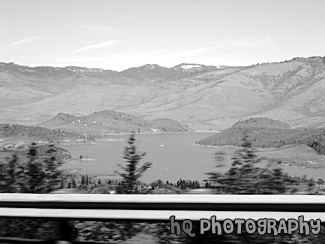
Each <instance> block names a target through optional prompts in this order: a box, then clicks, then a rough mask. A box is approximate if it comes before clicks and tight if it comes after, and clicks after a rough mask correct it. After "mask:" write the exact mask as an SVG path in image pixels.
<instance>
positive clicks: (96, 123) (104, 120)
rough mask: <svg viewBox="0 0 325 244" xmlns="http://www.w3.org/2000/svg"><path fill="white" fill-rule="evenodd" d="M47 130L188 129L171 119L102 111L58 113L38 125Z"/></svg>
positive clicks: (96, 131)
mask: <svg viewBox="0 0 325 244" xmlns="http://www.w3.org/2000/svg"><path fill="white" fill-rule="evenodd" d="M40 126H42V127H46V128H49V129H62V130H64V131H75V132H85V133H90V132H91V133H129V132H132V131H134V132H137V133H139V132H187V131H189V130H190V129H189V128H188V127H187V126H182V125H181V124H180V123H178V122H177V121H174V120H171V119H154V120H145V119H143V118H141V117H139V116H135V115H132V114H127V113H121V112H116V111H112V110H104V111H99V112H95V113H92V114H89V115H85V116H74V115H71V114H67V113H59V114H58V115H56V116H55V117H54V118H52V119H50V120H48V121H45V122H43V123H41V124H40Z"/></svg>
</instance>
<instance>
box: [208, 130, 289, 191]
mask: <svg viewBox="0 0 325 244" xmlns="http://www.w3.org/2000/svg"><path fill="white" fill-rule="evenodd" d="M232 160H233V162H232V165H231V168H230V169H229V170H228V171H227V172H226V173H225V174H223V175H222V174H220V173H214V172H213V173H208V175H209V176H210V177H209V179H208V180H209V181H214V182H217V183H218V185H220V188H222V189H223V190H224V192H225V193H228V194H229V193H230V194H283V193H284V192H285V191H286V184H287V182H288V181H289V180H290V179H289V178H288V177H286V176H285V175H284V174H283V173H282V170H281V169H278V168H275V169H266V168H259V167H258V163H260V162H261V161H262V158H258V157H257V155H256V154H255V151H254V148H253V147H252V144H251V143H250V142H249V141H248V139H247V137H246V136H245V137H244V138H243V143H242V148H241V149H240V150H238V151H237V152H236V153H235V154H234V156H233V158H232Z"/></svg>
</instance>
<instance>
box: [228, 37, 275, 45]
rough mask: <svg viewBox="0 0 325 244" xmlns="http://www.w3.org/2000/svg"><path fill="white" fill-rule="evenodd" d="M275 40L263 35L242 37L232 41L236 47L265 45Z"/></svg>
mask: <svg viewBox="0 0 325 244" xmlns="http://www.w3.org/2000/svg"><path fill="white" fill-rule="evenodd" d="M273 42H274V41H273V40H272V39H270V38H263V37H241V38H239V39H238V40H233V41H231V42H230V43H231V45H232V46H235V47H265V46H269V45H271V44H273Z"/></svg>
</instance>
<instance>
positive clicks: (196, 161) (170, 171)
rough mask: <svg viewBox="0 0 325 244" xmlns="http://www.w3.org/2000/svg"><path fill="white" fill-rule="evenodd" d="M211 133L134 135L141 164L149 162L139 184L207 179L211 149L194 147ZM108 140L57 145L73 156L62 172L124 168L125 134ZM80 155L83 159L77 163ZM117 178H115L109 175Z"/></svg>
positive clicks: (109, 171)
mask: <svg viewBox="0 0 325 244" xmlns="http://www.w3.org/2000/svg"><path fill="white" fill-rule="evenodd" d="M213 134H215V132H190V133H156V134H137V135H136V141H137V149H138V150H139V151H141V152H146V153H147V154H146V156H145V157H144V158H143V159H142V160H141V162H140V164H141V165H142V163H143V162H152V167H151V168H150V169H148V171H146V172H145V173H144V174H143V176H142V177H141V179H140V180H141V181H143V182H146V183H150V182H152V181H154V180H158V179H161V180H164V181H166V180H168V181H170V182H176V181H177V180H179V179H180V178H181V179H184V180H198V181H203V180H204V179H206V178H207V176H206V174H205V173H208V172H211V171H215V166H216V162H215V160H214V157H213V154H214V153H215V151H216V148H214V147H205V146H198V145H194V143H195V142H196V141H198V140H200V139H203V138H205V137H208V136H210V135H213ZM111 138H112V140H111V141H100V142H98V144H79V145H61V147H63V148H65V149H67V150H68V151H69V152H71V153H72V155H73V158H74V159H73V160H71V161H70V162H68V163H66V164H65V165H64V168H65V169H76V170H77V171H78V172H79V173H81V174H90V175H111V174H114V171H115V170H119V168H118V166H117V164H118V163H120V164H122V165H125V163H124V160H123V158H122V156H123V151H124V147H125V146H126V145H127V140H128V138H129V135H114V136H112V137H111ZM80 155H82V156H83V158H84V159H86V157H87V159H86V160H79V157H80ZM111 178H112V179H119V178H120V177H119V176H117V175H116V176H112V177H111Z"/></svg>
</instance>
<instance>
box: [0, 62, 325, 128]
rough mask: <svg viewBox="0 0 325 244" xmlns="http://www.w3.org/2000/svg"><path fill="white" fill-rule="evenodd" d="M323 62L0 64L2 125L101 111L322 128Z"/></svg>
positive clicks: (224, 124)
mask: <svg viewBox="0 0 325 244" xmlns="http://www.w3.org/2000/svg"><path fill="white" fill-rule="evenodd" d="M324 60H325V59H324V58H323V57H310V58H294V59H292V60H289V61H284V62H278V63H264V64H259V65H253V66H247V67H223V68H217V67H213V66H203V65H198V64H181V65H178V66H175V67H172V68H165V67H161V66H158V65H145V66H141V67H135V68H131V69H128V70H125V71H122V72H115V71H111V70H103V69H87V68H83V67H73V66H69V67H66V68H55V67H36V68H31V67H26V66H19V65H15V64H5V63H1V64H0V104H1V105H0V113H1V115H2V116H1V121H2V122H3V123H4V122H6V123H14V122H15V123H18V122H19V123H22V124H35V123H41V122H44V121H46V120H48V119H50V118H53V116H55V115H56V114H58V113H60V112H62V113H69V114H73V115H77V116H81V115H83V116H85V115H88V114H91V113H94V112H95V111H102V110H106V109H110V110H114V111H119V112H124V113H131V114H137V115H139V116H141V117H143V118H144V119H146V120H152V119H156V118H169V119H173V120H176V121H178V122H180V123H182V124H188V125H189V126H190V127H191V128H194V129H198V130H202V129H205V130H223V129H226V128H229V125H230V124H233V123H235V122H236V121H238V120H239V119H242V120H244V119H248V118H252V117H269V118H272V119H280V120H282V121H285V122H287V123H288V124H289V125H290V126H292V127H309V128H320V127H324V126H325V120H324V117H325V112H324V109H323V108H324V107H325V98H324V97H325V61H324Z"/></svg>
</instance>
